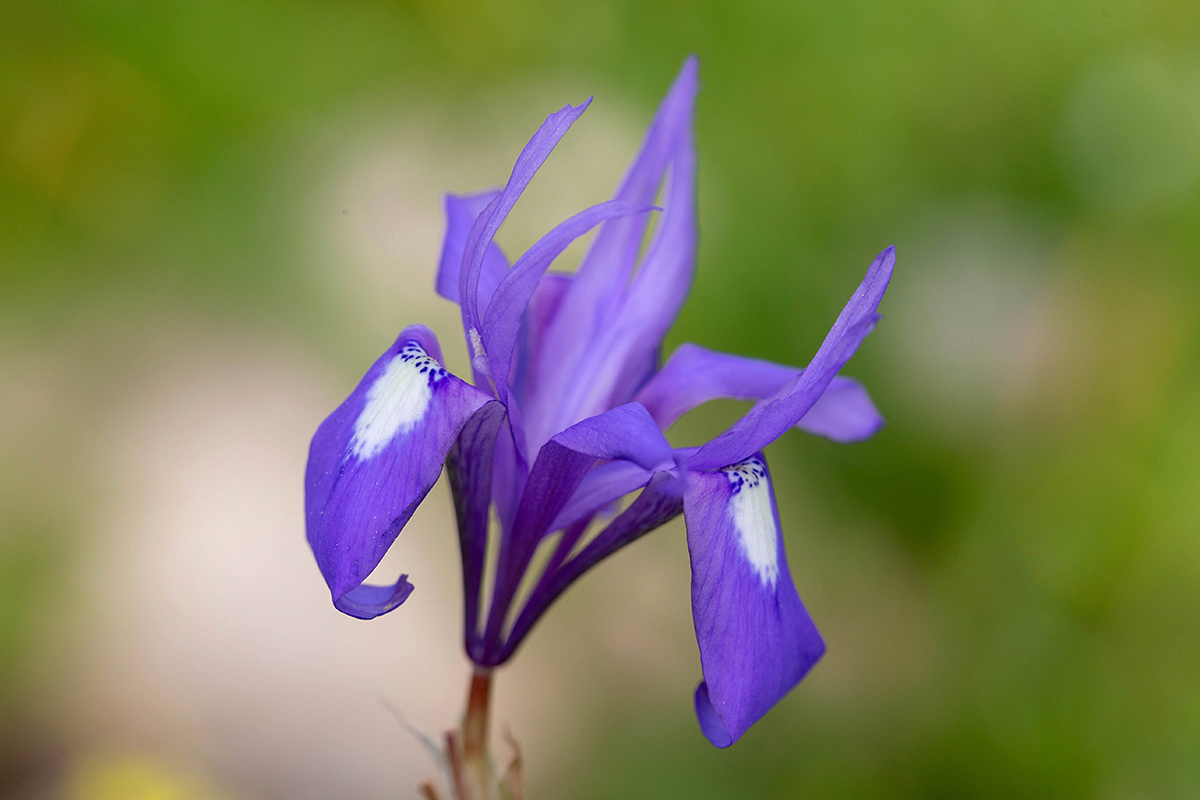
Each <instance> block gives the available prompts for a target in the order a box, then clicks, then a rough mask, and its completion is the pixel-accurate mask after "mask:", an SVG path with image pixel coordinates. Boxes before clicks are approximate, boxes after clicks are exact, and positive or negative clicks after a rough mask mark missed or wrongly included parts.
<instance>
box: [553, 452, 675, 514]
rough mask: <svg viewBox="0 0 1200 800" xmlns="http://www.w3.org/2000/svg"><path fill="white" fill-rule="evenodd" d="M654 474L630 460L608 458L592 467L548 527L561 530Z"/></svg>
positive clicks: (621, 495) (638, 486) (617, 498)
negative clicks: (609, 459)
mask: <svg viewBox="0 0 1200 800" xmlns="http://www.w3.org/2000/svg"><path fill="white" fill-rule="evenodd" d="M653 474H654V473H653V472H652V471H650V470H648V469H645V468H643V467H639V466H638V465H637V464H634V463H633V462H632V461H610V462H609V463H607V464H601V465H600V466H598V467H594V468H592V469H591V470H590V471H589V472H588V473H587V474H586V475H584V476H583V480H582V481H581V482H580V484H579V488H577V489H576V490H575V493H574V494H572V495H571V499H570V500H568V501H567V504H566V505H565V506H563V509H562V510H561V511H559V512H558V516H557V517H555V518H554V522H552V523H550V527H549V529H548V530H551V531H557V530H561V529H563V528H565V527H567V526H568V525H573V524H574V523H576V522H578V521H579V520H581V519H584V518H585V517H589V516H591V515H592V514H594V513H596V512H597V511H598V510H599V509H602V508H604V507H605V506H607V505H608V504H609V503H612V502H613V501H614V500H619V499H620V498H622V497H624V496H625V495H627V494H629V493H630V492H632V491H635V490H637V489H640V488H642V487H643V486H645V485H646V483H647V482H649V480H650V477H651V475H653Z"/></svg>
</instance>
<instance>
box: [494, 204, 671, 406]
mask: <svg viewBox="0 0 1200 800" xmlns="http://www.w3.org/2000/svg"><path fill="white" fill-rule="evenodd" d="M652 210H655V208H654V206H646V205H640V206H639V205H634V204H632V203H626V202H624V201H622V200H610V201H608V202H607V203H601V204H599V205H596V206H592V207H591V208H588V209H585V210H584V211H581V212H579V213H578V214H576V215H575V216H573V217H571V218H570V219H568V220H566V221H565V222H562V223H559V224H558V225H557V226H555V228H554V229H553V230H552V231H550V232H549V233H547V234H546V235H545V236H543V237H542V238H541V239H539V240H538V241H537V243H535V244H534V245H533V247H530V248H529V250H527V251H526V252H525V254H524V255H522V256H521V257H520V258H519V259H517V263H516V264H514V265H513V268H512V269H511V270H510V271H509V272H508V274H507V275H505V276H504V279H503V280H502V281H501V282H500V285H499V287H497V289H496V291H495V294H494V295H493V296H492V300H491V303H490V304H489V305H488V306H487V311H486V312H485V313H484V315H483V325H482V327H481V329H480V339H481V341H482V343H483V347H484V349H485V351H486V353H487V358H488V363H489V365H490V371H491V374H492V377H493V380H495V382H496V389H497V392H498V394H499V397H500V399H501V400H505V401H507V399H508V380H507V379H508V375H509V370H510V368H511V367H512V359H513V354H514V350H515V348H516V344H517V333H518V331H519V330H520V327H521V320H522V318H523V316H524V314H525V310H526V308H527V307H528V305H529V301H530V299H531V298H532V297H533V295H534V292H535V291H536V290H537V288H538V284H539V282H540V280H541V278H542V275H543V274H545V272H546V270H547V269H549V268H550V265H551V264H552V263H553V262H554V259H556V258H558V256H559V255H561V254H562V252H563V251H564V250H566V249H567V246H568V245H570V244H571V242H573V241H575V240H576V239H578V238H579V237H580V236H582V235H583V234H585V233H587V232H588V231H589V230H591V229H592V228H594V227H595V226H596V225H599V224H600V223H601V222H603V221H605V220H609V219H614V218H617V217H626V216H630V215H634V214H644V213H647V212H649V211H652Z"/></svg>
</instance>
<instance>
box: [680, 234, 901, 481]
mask: <svg viewBox="0 0 1200 800" xmlns="http://www.w3.org/2000/svg"><path fill="white" fill-rule="evenodd" d="M895 263H896V250H895V248H894V247H889V248H887V249H886V250H884V251H883V252H882V253H880V254H879V256H878V257H877V258H876V259H875V261H874V262H873V263H872V264H871V266H870V268H869V269H868V270H867V275H866V278H864V279H863V282H862V283H861V284H860V285H859V287H858V289H857V290H855V292H854V295H853V296H852V297H851V298H850V302H849V303H847V304H846V307H845V308H844V309H842V313H841V314H840V315H838V318H837V321H836V322H834V324H833V328H831V329H830V331H829V334H828V335H827V336H826V337H825V341H824V343H822V344H821V348H820V349H819V350H818V351H817V354H816V356H814V357H813V360H812V361H811V362H809V365H808V367H807V368H806V369H805V370H804V372H803V373H801V374H800V375H799V376H798V377H797V378H795V379H794V380H793V381H792V382H791V383H790V384H789V385H788V386H787V387H785V388H784V389H783V390H782V391H781V392H780V393H779V394H778V395H777V396H775V397H773V398H771V399H769V400H766V401H763V402H760V403H758V404H757V405H756V406H754V408H752V409H750V411H749V413H747V414H746V415H745V416H744V417H742V418H741V419H740V420H738V421H737V422H735V423H734V424H733V425H732V426H731V427H730V428H729V429H728V430H727V431H725V432H724V433H722V434H721V435H720V436H718V437H717V438H715V439H713V440H712V441H711V442H709V443H708V444H706V445H704V446H703V447H701V448H700V450H699V451H698V452H697V453H696V454H695V455H693V456H692V457H691V458H690V459H688V462H687V465H688V468H689V469H696V470H713V469H720V468H721V467H723V466H725V465H727V464H733V463H736V462H738V461H741V460H742V459H744V458H747V457H749V456H750V455H751V454H752V453H755V452H757V451H758V450H761V449H762V448H763V447H765V446H766V445H768V444H770V443H771V442H773V441H775V440H776V439H778V438H779V437H780V436H781V435H783V433H784V431H786V430H787V429H788V428H790V427H792V426H793V425H795V424H796V423H797V422H799V421H800V420H801V418H803V417H804V415H805V414H807V413H808V412H809V410H810V409H811V408H812V407H813V406H814V405H816V402H817V400H819V399H820V397H821V395H823V394H824V393H825V390H826V388H828V386H829V384H830V382H831V381H832V380H833V378H834V376H835V375H837V373H838V372H839V371H840V370H841V368H842V366H843V365H845V363H846V362H847V361H849V360H850V357H851V356H852V355H854V352H855V351H856V350H857V349H858V346H859V345H860V344H861V343H862V341H863V339H865V338H867V335H868V334H869V333H870V332H871V331H872V330H873V329H874V328H875V323H876V322H878V320H879V315H878V314H876V313H875V310H876V309H877V308H878V307H879V301H880V300H882V299H883V293H884V291H885V290H886V289H887V285H888V281H889V280H891V277H892V268H893V267H894V266H895Z"/></svg>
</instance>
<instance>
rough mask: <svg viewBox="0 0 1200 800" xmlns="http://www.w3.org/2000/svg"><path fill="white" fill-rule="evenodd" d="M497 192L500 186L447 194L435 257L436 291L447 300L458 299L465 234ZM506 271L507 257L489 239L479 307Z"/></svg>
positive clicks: (481, 274)
mask: <svg viewBox="0 0 1200 800" xmlns="http://www.w3.org/2000/svg"><path fill="white" fill-rule="evenodd" d="M499 194H500V190H499V189H492V190H490V191H486V192H479V193H478V194H467V195H453V194H447V195H446V198H445V207H446V236H445V238H444V239H443V240H442V257H441V259H439V261H438V274H437V293H438V294H440V295H441V296H442V297H444V298H446V299H447V300H451V301H453V302H455V303H457V302H459V300H458V289H459V285H458V284H459V275H460V273H461V272H462V262H463V252H464V250H465V249H466V246H467V235H468V234H469V233H470V232H471V226H472V225H474V224H475V220H476V219H478V218H479V215H480V214H481V213H483V210H484V209H485V208H486V207H487V205H488V203H490V202H492V201H493V200H495V199H496V197H497V195H499ZM507 274H508V259H507V258H505V257H504V253H503V251H501V250H500V247H499V245H497V244H496V243H495V242H492V243H491V244H489V245H488V247H487V252H486V253H485V254H484V257H483V266H482V268H481V269H480V273H479V291H478V302H479V305H480V307H481V308H487V304H488V302H489V301H490V300H491V299H492V293H493V292H495V291H496V287H497V286H499V285H500V281H502V280H504V276H505V275H507Z"/></svg>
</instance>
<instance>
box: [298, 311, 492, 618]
mask: <svg viewBox="0 0 1200 800" xmlns="http://www.w3.org/2000/svg"><path fill="white" fill-rule="evenodd" d="M490 400H491V398H490V397H488V396H487V395H485V394H483V393H482V392H480V391H479V390H477V389H475V388H474V387H472V386H470V385H469V384H466V383H464V382H463V381H461V380H459V379H458V378H456V377H455V376H454V375H451V374H450V373H449V372H447V371H446V370H445V369H444V368H443V367H442V365H441V351H440V349H439V347H438V344H437V339H436V338H435V337H434V335H433V332H432V331H430V330H429V329H428V328H426V327H425V326H423V325H414V326H412V327H409V328H405V329H404V331H403V332H401V334H400V336H399V338H397V339H396V342H395V344H393V345H392V346H391V347H389V348H388V349H387V351H386V352H384V354H383V355H382V356H380V357H379V359H378V360H377V361H376V362H375V363H374V365H372V366H371V368H370V369H369V370H367V374H366V375H364V376H363V379H362V381H361V382H360V383H359V385H358V387H357V388H356V389H355V390H354V391H353V392H352V393H351V394H350V396H349V397H348V398H346V400H345V401H344V402H343V403H342V404H341V405H340V406H338V407H337V409H336V410H335V411H334V412H333V413H332V414H330V415H329V417H328V418H327V419H326V420H325V421H324V422H322V423H321V426H320V427H319V428H317V432H316V434H315V435H314V436H313V440H312V446H311V447H310V449H309V457H308V469H307V472H306V475H305V511H306V519H307V529H308V542H309V544H310V545H311V546H312V549H313V553H314V554H315V555H316V558H317V565H318V566H319V567H320V568H321V574H322V575H324V577H325V582H326V583H327V584H328V585H329V589H330V592H331V593H332V595H333V602H334V605H335V606H337V608H338V609H340V610H341V611H344V612H345V613H347V614H350V615H351V616H355V617H359V618H362V619H370V618H371V617H375V616H378V615H379V614H383V613H386V612H387V611H390V610H392V609H393V608H395V607H396V606H398V605H400V603H402V602H403V601H404V599H405V598H406V597H407V596H408V593H409V592H410V591H412V586H411V585H410V584H409V583H408V582H407V581H406V580H405V579H404V578H401V579H400V581H399V582H397V583H396V584H395V585H394V586H391V587H378V586H368V587H363V586H362V582H363V580H364V579H365V578H366V577H367V576H368V575H370V574H371V570H373V569H375V567H376V565H378V564H379V561H380V559H382V558H383V555H384V553H385V552H387V549H388V548H389V547H390V546H391V544H392V542H393V541H395V539H396V536H397V535H398V534H399V533H400V530H401V529H402V528H403V527H404V525H405V523H406V522H408V519H409V517H411V516H412V513H413V511H414V510H416V507H417V505H419V504H420V502H421V500H422V499H424V497H425V495H426V494H427V493H428V492H429V489H430V488H431V487H432V486H433V484H434V482H435V481H437V478H438V475H440V474H441V471H442V463H443V462H444V461H445V459H446V454H447V453H449V452H450V448H451V447H452V446H453V445H454V441H455V439H456V438H457V437H458V434H459V431H461V430H462V428H463V426H464V425H465V424H466V423H467V421H468V420H469V419H471V417H472V416H473V415H474V414H475V412H477V411H478V410H479V409H480V408H481V407H482V406H483V405H484V404H485V403H488V402H489V401H490Z"/></svg>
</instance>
